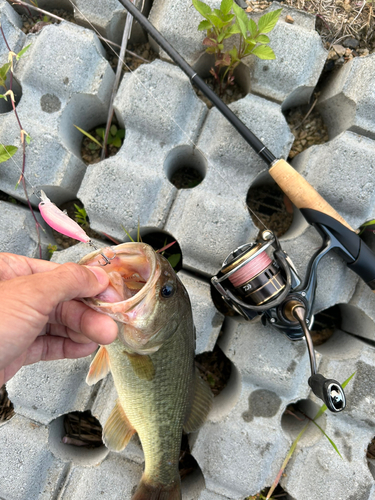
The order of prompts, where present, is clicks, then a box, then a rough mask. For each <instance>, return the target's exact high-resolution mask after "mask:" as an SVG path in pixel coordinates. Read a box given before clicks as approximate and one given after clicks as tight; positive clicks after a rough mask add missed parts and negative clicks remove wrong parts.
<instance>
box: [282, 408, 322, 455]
mask: <svg viewBox="0 0 375 500" xmlns="http://www.w3.org/2000/svg"><path fill="white" fill-rule="evenodd" d="M319 408H320V405H317V404H315V403H314V402H313V401H311V400H310V399H301V400H300V401H298V402H297V403H293V404H290V405H288V406H287V407H286V409H285V411H284V413H283V415H282V417H281V428H282V429H283V431H284V432H285V434H286V435H287V436H288V437H290V438H291V439H293V440H294V439H295V438H296V437H297V436H298V434H299V433H300V432H301V430H302V429H303V427H304V426H305V425H306V424H307V423H308V422H309V419H308V418H307V417H310V418H311V419H313V418H314V417H315V415H316V414H317V413H318V411H319ZM306 415H307V416H306ZM326 418H327V417H326V415H325V414H323V415H322V416H321V417H320V418H319V419H318V421H317V423H318V424H319V425H320V427H321V428H322V429H323V430H324V431H325V429H326ZM322 437H324V435H323V433H322V432H321V431H320V430H319V429H318V428H317V427H316V426H315V425H314V424H313V423H310V425H309V427H308V429H307V430H306V431H305V433H304V434H303V436H302V438H301V440H300V443H302V444H303V445H304V446H311V445H313V444H315V443H317V442H318V441H319V440H320V439H321V438H322ZM324 439H326V438H324Z"/></svg>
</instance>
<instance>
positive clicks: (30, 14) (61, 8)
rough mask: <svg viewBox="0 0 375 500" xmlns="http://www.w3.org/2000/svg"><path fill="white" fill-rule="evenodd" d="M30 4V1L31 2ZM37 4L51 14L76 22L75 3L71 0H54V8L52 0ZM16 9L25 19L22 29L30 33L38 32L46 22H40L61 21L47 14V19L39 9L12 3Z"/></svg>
mask: <svg viewBox="0 0 375 500" xmlns="http://www.w3.org/2000/svg"><path fill="white" fill-rule="evenodd" d="M29 4H30V2H29ZM37 6H38V7H39V8H41V9H44V10H46V11H48V12H50V13H51V14H53V15H55V16H57V17H61V18H63V19H64V20H66V21H69V22H70V23H74V22H75V20H74V15H73V5H72V3H71V2H70V0H54V1H53V8H52V2H51V1H50V0H39V1H38V4H37ZM12 7H13V8H14V10H15V11H16V12H18V13H19V14H20V15H21V17H22V21H23V27H22V31H23V32H24V33H26V34H28V33H37V32H38V31H40V29H42V28H43V27H44V26H45V25H46V24H42V25H41V24H40V23H42V22H43V23H46V22H48V24H50V23H52V24H55V23H56V24H59V23H60V21H59V20H58V19H55V18H53V17H51V16H47V17H48V19H45V15H44V14H42V13H39V12H38V11H36V10H34V9H32V8H31V7H30V8H27V7H24V6H22V5H17V4H14V5H12Z"/></svg>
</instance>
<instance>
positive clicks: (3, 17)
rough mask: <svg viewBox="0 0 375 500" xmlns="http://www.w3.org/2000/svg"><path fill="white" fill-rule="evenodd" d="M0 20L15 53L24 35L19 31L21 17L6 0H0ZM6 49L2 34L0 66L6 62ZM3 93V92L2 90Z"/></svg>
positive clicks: (22, 42)
mask: <svg viewBox="0 0 375 500" xmlns="http://www.w3.org/2000/svg"><path fill="white" fill-rule="evenodd" d="M0 21H1V27H2V29H3V32H4V35H5V38H6V40H7V43H8V45H9V47H10V48H11V50H12V51H13V52H15V53H16V54H17V53H18V52H19V51H20V50H21V49H22V47H23V44H24V43H25V39H26V35H25V34H24V33H23V32H22V31H21V28H22V19H21V17H20V16H19V15H18V14H17V12H16V11H15V10H14V9H12V7H11V6H10V5H9V3H8V2H6V0H1V1H0ZM8 54H9V52H8V49H7V47H6V44H5V42H4V38H3V36H1V39H0V67H1V66H2V65H3V64H5V63H7V62H8ZM2 93H3V92H2Z"/></svg>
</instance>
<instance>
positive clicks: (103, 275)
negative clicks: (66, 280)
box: [84, 266, 109, 285]
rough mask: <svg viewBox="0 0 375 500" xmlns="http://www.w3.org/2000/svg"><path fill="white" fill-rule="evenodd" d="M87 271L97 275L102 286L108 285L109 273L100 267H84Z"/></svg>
mask: <svg viewBox="0 0 375 500" xmlns="http://www.w3.org/2000/svg"><path fill="white" fill-rule="evenodd" d="M84 267H85V268H86V269H88V270H89V271H91V272H92V273H93V274H95V276H96V279H97V280H98V281H99V283H100V284H101V285H107V284H108V279H109V278H108V275H107V273H106V272H105V271H104V270H103V269H100V267H94V266H84Z"/></svg>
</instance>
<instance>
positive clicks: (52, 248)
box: [47, 244, 57, 258]
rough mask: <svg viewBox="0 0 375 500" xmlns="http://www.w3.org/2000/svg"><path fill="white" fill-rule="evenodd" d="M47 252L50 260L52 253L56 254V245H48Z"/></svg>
mask: <svg viewBox="0 0 375 500" xmlns="http://www.w3.org/2000/svg"><path fill="white" fill-rule="evenodd" d="M47 250H48V255H49V257H50V258H51V257H52V255H53V254H54V252H56V250H57V245H51V244H49V245H48V247H47Z"/></svg>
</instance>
